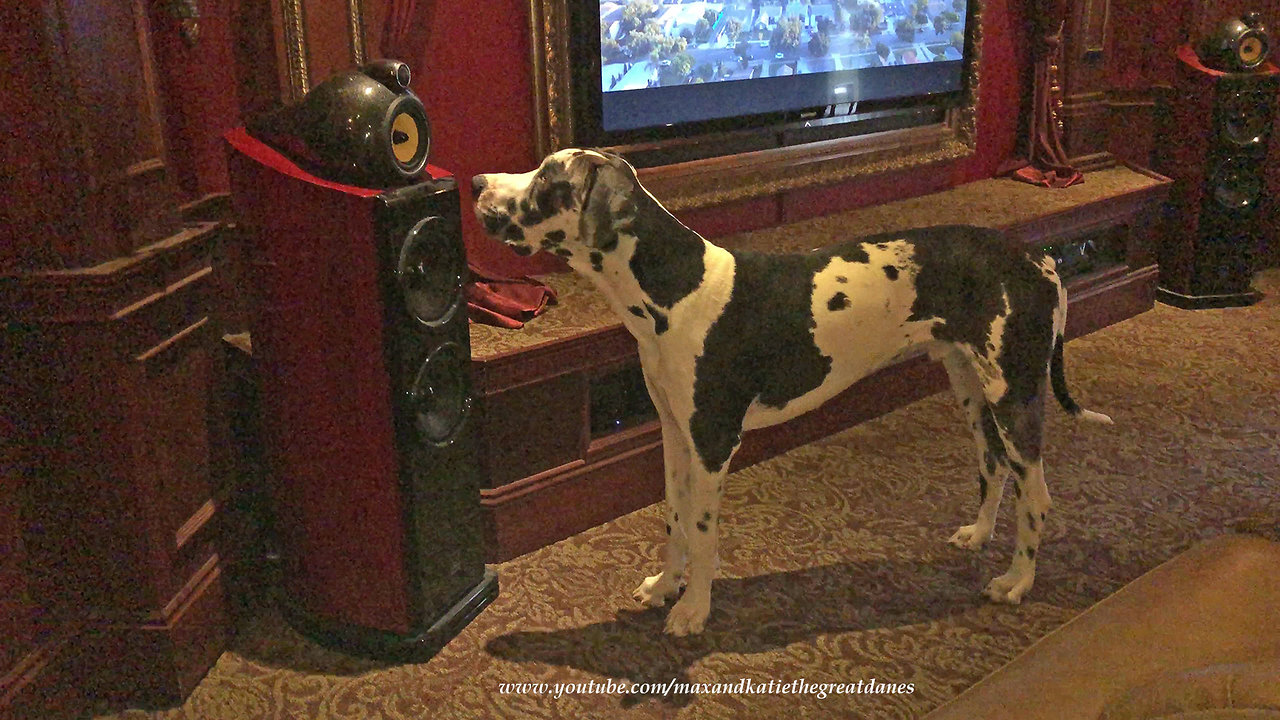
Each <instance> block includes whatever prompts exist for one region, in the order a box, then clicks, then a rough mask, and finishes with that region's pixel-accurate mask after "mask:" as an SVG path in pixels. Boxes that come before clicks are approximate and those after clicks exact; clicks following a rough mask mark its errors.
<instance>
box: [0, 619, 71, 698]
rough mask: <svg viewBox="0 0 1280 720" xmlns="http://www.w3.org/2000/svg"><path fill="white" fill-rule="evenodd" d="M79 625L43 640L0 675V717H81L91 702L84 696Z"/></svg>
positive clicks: (67, 626) (69, 626)
mask: <svg viewBox="0 0 1280 720" xmlns="http://www.w3.org/2000/svg"><path fill="white" fill-rule="evenodd" d="M82 630H83V628H82V626H81V625H80V624H79V623H69V624H66V625H63V626H62V627H60V628H59V629H58V630H57V631H56V632H53V633H51V634H49V635H48V636H47V637H45V638H44V639H43V640H42V641H41V642H40V643H39V644H38V645H37V646H36V647H35V648H34V649H32V650H31V652H29V653H27V654H26V656H25V657H23V659H22V660H20V661H19V662H18V663H17V664H16V665H15V666H13V667H12V668H10V669H9V670H8V671H7V672H6V673H5V674H4V675H0V717H3V718H6V719H7V720H37V718H38V719H39V720H53V719H56V718H73V717H82V716H84V714H85V713H86V712H87V711H88V708H89V704H90V700H89V698H88V696H87V695H86V693H85V687H84V686H85V684H86V683H85V679H86V674H87V673H88V672H90V671H91V669H90V668H88V667H86V666H85V665H86V663H85V657H84V654H83V653H82V652H81V647H80V644H81V632H82Z"/></svg>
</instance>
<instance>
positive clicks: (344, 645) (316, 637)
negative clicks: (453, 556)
mask: <svg viewBox="0 0 1280 720" xmlns="http://www.w3.org/2000/svg"><path fill="white" fill-rule="evenodd" d="M496 597H498V574H497V573H496V572H494V571H493V570H490V569H489V568H485V571H484V576H483V577H482V578H481V579H480V581H479V582H477V583H476V584H475V585H473V586H472V587H471V588H470V589H468V590H467V592H466V593H464V594H463V596H462V597H461V599H459V600H458V601H457V602H455V603H454V604H453V606H452V607H450V608H448V609H447V610H445V611H444V612H443V613H441V614H440V615H439V616H437V618H436V620H435V621H434V622H433V623H432V624H431V627H429V628H427V629H426V630H424V631H422V632H420V633H417V634H412V635H401V634H399V633H393V632H387V631H384V630H376V629H373V628H366V627H358V626H354V625H348V624H345V623H338V622H333V621H331V620H326V619H324V618H319V617H316V616H315V615H314V614H312V613H310V612H308V611H307V610H305V609H304V608H301V607H299V606H298V605H297V604H296V603H294V602H292V601H291V600H290V599H288V598H285V599H283V600H282V601H281V604H280V609H281V612H282V613H283V615H284V618H285V620H286V621H287V622H288V623H289V625H291V626H292V627H293V629H295V630H297V631H298V632H299V633H301V634H302V635H303V636H305V637H306V638H307V639H309V640H312V641H314V642H315V643H316V644H318V645H322V646H324V647H326V648H329V649H331V650H337V651H338V652H342V653H346V654H349V655H358V656H361V657H366V658H371V659H374V660H387V661H392V662H426V661H427V660H430V659H431V658H432V657H434V656H435V654H436V653H438V652H440V650H441V649H442V648H443V647H444V646H445V645H447V644H448V643H449V641H450V640H452V639H453V638H455V637H457V635H458V633H460V632H462V629H463V628H465V627H466V626H467V624H469V623H470V622H471V621H472V620H473V619H475V617H476V616H477V615H479V614H480V611H481V610H483V609H485V607H487V606H488V605H489V603H491V602H493V600H494V598H496Z"/></svg>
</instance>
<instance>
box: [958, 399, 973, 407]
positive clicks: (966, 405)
mask: <svg viewBox="0 0 1280 720" xmlns="http://www.w3.org/2000/svg"><path fill="white" fill-rule="evenodd" d="M970 402H972V400H970V399H969V398H965V399H964V400H963V401H961V403H960V404H961V405H963V406H964V407H969V403H970Z"/></svg>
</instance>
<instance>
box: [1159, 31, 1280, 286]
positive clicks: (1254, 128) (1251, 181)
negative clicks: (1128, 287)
mask: <svg viewBox="0 0 1280 720" xmlns="http://www.w3.org/2000/svg"><path fill="white" fill-rule="evenodd" d="M1177 65H1178V68H1177V75H1176V79H1175V82H1174V87H1173V90H1172V92H1171V93H1170V95H1169V96H1167V97H1166V98H1165V99H1164V100H1163V102H1162V105H1163V107H1161V112H1160V113H1159V117H1160V118H1161V120H1160V122H1161V123H1162V126H1161V127H1160V128H1159V132H1158V138H1159V139H1158V143H1159V146H1158V147H1157V152H1156V157H1157V163H1156V165H1157V167H1156V169H1157V170H1158V171H1159V172H1161V173H1162V174H1164V175H1167V176H1169V177H1171V178H1173V179H1174V180H1175V183H1174V187H1173V190H1172V192H1171V193H1170V201H1169V206H1168V208H1167V210H1168V213H1167V220H1168V223H1167V225H1166V232H1165V237H1164V240H1163V241H1162V242H1161V243H1160V244H1159V246H1158V259H1159V262H1160V288H1159V290H1158V297H1159V298H1160V300H1162V301H1164V302H1166V303H1169V304H1172V305H1178V306H1180V307H1191V308H1199V307H1225V306H1234V305H1248V304H1250V303H1253V302H1256V301H1257V300H1258V299H1259V298H1260V297H1261V295H1260V294H1259V293H1258V292H1257V291H1255V290H1253V289H1252V288H1251V287H1250V282H1251V278H1252V275H1253V272H1254V270H1255V256H1256V255H1257V251H1258V248H1259V245H1260V242H1261V235H1262V228H1263V220H1264V219H1265V217H1266V213H1268V212H1273V209H1272V208H1270V207H1268V206H1269V205H1270V204H1271V202H1272V200H1271V198H1270V196H1269V193H1267V192H1266V189H1267V188H1266V178H1267V150H1268V147H1269V145H1270V143H1271V133H1272V128H1273V127H1274V118H1275V113H1276V98H1277V89H1278V88H1280V71H1278V70H1277V69H1276V68H1275V66H1273V65H1270V64H1266V65H1263V66H1262V67H1261V68H1260V69H1258V70H1256V71H1254V72H1248V73H1227V72H1221V71H1218V70H1213V69H1210V68H1208V67H1205V66H1204V65H1203V64H1202V63H1201V62H1200V59H1199V58H1198V57H1197V56H1196V54H1195V52H1194V51H1193V50H1192V49H1191V47H1190V46H1183V47H1182V48H1180V49H1179V50H1178V63H1177Z"/></svg>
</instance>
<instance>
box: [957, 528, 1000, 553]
mask: <svg viewBox="0 0 1280 720" xmlns="http://www.w3.org/2000/svg"><path fill="white" fill-rule="evenodd" d="M991 530H992V529H991V528H989V527H988V528H983V527H979V526H978V525H976V524H975V525H964V526H961V528H960V529H959V530H956V532H955V534H954V535H952V536H951V538H950V539H949V540H947V542H948V543H951V544H952V545H955V546H956V547H958V548H961V549H964V550H981V549H982V546H983V545H985V544H987V541H988V540H990V539H991Z"/></svg>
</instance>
